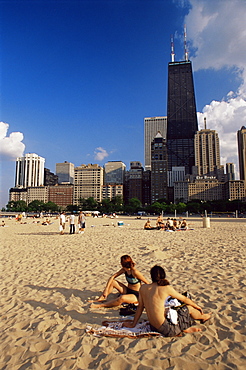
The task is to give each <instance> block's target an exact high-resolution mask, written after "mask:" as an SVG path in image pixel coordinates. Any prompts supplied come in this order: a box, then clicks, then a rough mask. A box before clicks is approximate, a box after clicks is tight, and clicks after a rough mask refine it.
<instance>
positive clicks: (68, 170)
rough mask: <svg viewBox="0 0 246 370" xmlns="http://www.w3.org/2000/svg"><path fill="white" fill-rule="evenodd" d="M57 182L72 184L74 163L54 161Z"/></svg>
mask: <svg viewBox="0 0 246 370" xmlns="http://www.w3.org/2000/svg"><path fill="white" fill-rule="evenodd" d="M56 175H57V176H58V184H62V183H66V184H74V164H73V163H70V162H67V161H65V162H63V163H56Z"/></svg>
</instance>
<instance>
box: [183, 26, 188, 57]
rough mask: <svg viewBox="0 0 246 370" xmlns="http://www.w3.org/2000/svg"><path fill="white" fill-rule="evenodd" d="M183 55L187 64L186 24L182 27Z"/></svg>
mask: <svg viewBox="0 0 246 370" xmlns="http://www.w3.org/2000/svg"><path fill="white" fill-rule="evenodd" d="M184 53H185V61H186V62H188V50H187V44H186V24H185V25H184Z"/></svg>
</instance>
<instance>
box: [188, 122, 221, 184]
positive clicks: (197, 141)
mask: <svg viewBox="0 0 246 370" xmlns="http://www.w3.org/2000/svg"><path fill="white" fill-rule="evenodd" d="M194 145H195V166H196V167H197V175H198V176H205V175H206V176H215V177H216V178H218V179H219V180H222V179H223V176H224V166H221V165H220V145H219V136H218V133H217V132H216V131H215V130H209V129H207V128H206V129H203V130H200V131H197V132H196V134H195V137H194Z"/></svg>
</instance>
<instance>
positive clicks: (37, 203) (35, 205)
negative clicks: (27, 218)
mask: <svg viewBox="0 0 246 370" xmlns="http://www.w3.org/2000/svg"><path fill="white" fill-rule="evenodd" d="M44 209H45V203H44V202H42V201H41V200H37V199H35V200H33V201H32V202H31V203H29V204H28V211H30V212H41V211H43V210H44Z"/></svg>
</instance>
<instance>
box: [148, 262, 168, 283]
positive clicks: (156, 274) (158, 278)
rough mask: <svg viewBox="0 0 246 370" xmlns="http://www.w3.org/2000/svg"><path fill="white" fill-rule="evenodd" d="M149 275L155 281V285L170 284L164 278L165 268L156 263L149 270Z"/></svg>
mask: <svg viewBox="0 0 246 370" xmlns="http://www.w3.org/2000/svg"><path fill="white" fill-rule="evenodd" d="M150 275H151V279H152V282H153V283H157V285H160V286H165V285H170V284H169V281H168V280H167V279H166V273H165V270H164V269H163V268H162V267H161V266H158V265H155V266H154V267H152V269H151V270H150Z"/></svg>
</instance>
